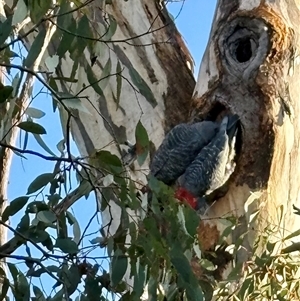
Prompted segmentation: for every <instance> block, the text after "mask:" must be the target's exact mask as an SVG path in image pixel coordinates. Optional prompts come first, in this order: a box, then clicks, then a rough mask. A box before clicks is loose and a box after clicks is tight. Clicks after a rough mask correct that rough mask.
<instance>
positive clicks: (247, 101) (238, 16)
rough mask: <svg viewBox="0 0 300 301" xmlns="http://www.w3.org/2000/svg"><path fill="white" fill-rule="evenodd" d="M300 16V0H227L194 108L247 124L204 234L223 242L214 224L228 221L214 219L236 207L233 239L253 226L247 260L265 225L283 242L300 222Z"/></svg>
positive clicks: (204, 114)
mask: <svg viewBox="0 0 300 301" xmlns="http://www.w3.org/2000/svg"><path fill="white" fill-rule="evenodd" d="M299 20H300V4H299V1H280V0H278V1H248V0H242V1H237V0H233V1H227V0H219V2H218V5H217V9H216V13H215V17H214V21H213V26H212V31H211V35H210V40H209V43H208V46H207V48H206V52H205V55H204V57H203V61H202V64H201V67H200V73H199V78H198V82H197V84H196V88H195V92H194V95H193V99H194V105H195V110H194V112H193V114H196V115H198V114H199V115H200V116H202V117H203V118H206V117H209V118H217V117H218V116H219V115H220V114H222V112H224V111H230V112H232V113H236V114H238V115H239V116H240V120H241V123H242V127H243V130H242V139H241V140H242V145H241V150H240V155H239V158H238V162H237V167H236V170H235V172H234V174H233V176H232V178H231V180H230V185H229V190H228V192H227V194H226V195H225V196H224V197H222V198H220V199H219V200H217V201H216V202H215V203H214V205H213V206H212V207H211V208H210V210H209V212H208V217H209V218H212V220H210V221H209V222H207V223H206V224H205V226H204V224H202V227H204V228H201V227H200V231H199V235H200V239H201V238H203V233H207V232H209V233H211V236H210V237H206V238H208V244H207V246H206V247H207V248H209V247H211V246H212V245H215V244H216V243H217V241H218V238H219V235H215V234H216V233H215V232H214V231H211V230H212V229H215V228H214V227H215V226H218V229H219V231H220V232H219V233H221V231H222V225H221V224H222V223H220V222H219V220H218V219H214V218H217V217H224V216H228V215H231V214H232V213H233V215H235V216H236V217H238V219H239V222H240V226H239V227H238V229H237V230H236V231H235V232H234V233H233V236H232V240H233V242H236V241H237V239H239V237H240V235H241V234H242V233H246V232H247V231H250V232H249V234H248V235H247V237H246V238H245V240H244V246H245V247H246V250H247V252H244V253H243V254H241V257H240V258H239V259H240V260H244V259H245V256H247V254H249V252H250V254H251V246H252V245H253V241H254V239H255V238H257V236H258V235H259V234H261V233H262V232H263V231H264V230H265V227H267V226H270V227H271V228H272V229H273V231H274V233H273V234H274V237H273V239H275V236H276V240H278V238H283V237H284V236H287V235H288V234H290V233H291V232H292V231H294V230H298V228H299V226H298V224H299V222H298V223H297V217H296V216H295V215H294V214H293V213H292V205H296V206H297V205H299V180H300V179H299V178H300V173H299V163H300V156H299V138H300V137H299V136H300V128H299V117H298V116H299V114H298V113H299V110H300V107H299V101H298V100H299V94H300V93H299V92H300V91H299V76H300V69H299V49H300V44H299V41H300V39H299V34H300V28H299V27H300V24H299ZM257 209H258V210H259V218H258V219H257V220H256V223H255V225H254V224H251V222H250V221H251V219H252V218H253V215H252V214H254V213H255V211H256V210H257ZM206 228H207V229H206ZM274 229H275V230H274ZM207 230H209V231H207ZM270 239H271V237H270Z"/></svg>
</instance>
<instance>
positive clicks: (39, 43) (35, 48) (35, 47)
mask: <svg viewBox="0 0 300 301" xmlns="http://www.w3.org/2000/svg"><path fill="white" fill-rule="evenodd" d="M32 1H36V0H32ZM43 2H48V1H43ZM49 2H50V1H49ZM45 37H46V29H45V28H42V29H41V31H40V32H39V34H38V35H37V37H36V38H35V39H34V40H33V43H32V44H31V47H30V49H29V52H28V55H27V57H26V59H25V61H24V65H25V67H27V68H32V66H33V64H34V63H35V60H36V59H37V57H38V56H39V54H40V53H41V50H42V47H43V45H44V41H45Z"/></svg>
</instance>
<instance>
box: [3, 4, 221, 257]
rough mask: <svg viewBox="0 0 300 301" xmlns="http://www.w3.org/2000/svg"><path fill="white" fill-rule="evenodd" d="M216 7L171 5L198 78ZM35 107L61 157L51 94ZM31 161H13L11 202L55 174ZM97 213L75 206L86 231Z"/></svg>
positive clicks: (50, 143)
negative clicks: (37, 180)
mask: <svg viewBox="0 0 300 301" xmlns="http://www.w3.org/2000/svg"><path fill="white" fill-rule="evenodd" d="M215 5H216V0H210V1H200V0H186V1H185V2H184V5H182V2H177V3H176V2H175V3H172V4H171V5H170V6H169V8H170V12H171V13H172V15H173V16H174V17H175V18H176V21H175V22H176V25H177V27H178V28H179V31H180V32H181V34H182V36H183V37H184V40H185V42H186V44H187V47H188V48H189V50H190V52H191V54H192V56H193V58H194V60H195V77H196V78H197V74H198V70H199V65H200V62H201V59H202V56H203V52H204V50H205V47H206V44H207V40H208V37H209V32H210V27H211V22H212V18H213V14H214V9H215ZM178 14H179V15H178ZM40 88H41V87H40V86H39V87H37V88H36V89H35V93H37V92H38V90H39V89H40ZM44 92H46V91H44ZM35 93H34V95H35ZM32 106H33V107H35V108H39V109H40V110H42V111H44V112H45V113H46V115H45V116H44V117H43V118H42V119H40V120H38V121H37V122H39V123H40V124H42V125H43V126H44V127H45V129H46V130H47V135H43V139H44V140H45V142H46V143H47V145H48V146H49V147H50V148H51V150H52V151H54V152H55V153H56V154H57V155H59V152H58V151H57V149H56V144H57V143H58V142H59V141H60V140H61V139H62V132H61V127H60V122H59V119H58V115H57V113H53V110H52V100H51V97H50V95H48V94H47V93H42V94H40V95H39V96H38V97H37V98H36V99H35V100H34V102H33V105H32ZM21 138H23V136H21ZM19 141H20V140H19V139H18V145H17V146H19V147H20V144H19ZM21 147H22V144H21ZM27 148H28V149H31V150H36V151H40V152H41V153H45V152H44V151H43V150H42V149H41V148H40V146H39V145H38V144H37V143H36V142H35V140H34V138H31V137H30V139H29V141H28V146H27ZM27 158H28V160H24V159H21V158H20V157H17V156H14V158H13V162H12V168H11V174H10V180H9V189H8V199H9V200H13V199H14V198H16V197H19V196H22V195H25V194H26V191H27V187H28V185H29V184H30V183H31V181H32V180H33V179H34V178H35V177H36V176H38V175H39V174H41V173H46V172H52V171H53V167H54V165H53V163H51V162H46V161H44V160H42V159H39V158H37V157H34V156H29V155H28V156H27ZM75 187H76V183H75V182H74V188H75ZM37 200H41V198H38V199H37ZM87 204H88V205H87ZM94 212H95V201H94V200H91V199H89V200H85V199H82V200H80V201H79V202H78V203H77V204H76V205H75V206H74V214H75V217H76V218H77V219H78V221H79V223H80V224H81V229H82V231H83V229H84V227H85V225H86V224H87V222H88V221H89V219H90V217H91V216H92V215H93V213H94ZM20 216H22V215H17V216H16V217H15V218H13V219H12V220H11V225H12V226H13V227H15V225H16V224H17V223H18V222H19V219H20ZM97 229H99V221H97V220H95V221H94V223H93V224H92V229H91V230H90V232H92V231H93V230H94V231H95V230H97ZM10 235H11V234H9V236H10ZM95 236H97V234H95ZM91 238H92V237H91ZM18 254H20V255H24V250H18ZM98 255H99V254H98Z"/></svg>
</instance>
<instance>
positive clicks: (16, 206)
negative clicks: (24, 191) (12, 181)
mask: <svg viewBox="0 0 300 301" xmlns="http://www.w3.org/2000/svg"><path fill="white" fill-rule="evenodd" d="M28 199H29V197H28V196H21V197H18V198H16V199H14V200H13V201H11V202H10V204H9V205H8V206H7V207H6V208H5V209H4V211H3V213H2V221H3V222H6V221H7V220H8V218H9V217H10V216H13V215H15V214H16V213H17V212H19V211H20V210H21V209H22V208H23V207H24V206H25V205H26V204H27V202H28Z"/></svg>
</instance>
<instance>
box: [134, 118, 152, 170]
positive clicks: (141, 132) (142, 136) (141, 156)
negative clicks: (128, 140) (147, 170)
mask: <svg viewBox="0 0 300 301" xmlns="http://www.w3.org/2000/svg"><path fill="white" fill-rule="evenodd" d="M135 139H136V153H137V155H138V157H137V161H138V163H139V165H140V166H141V165H142V164H143V163H144V162H145V160H146V158H147V156H148V152H149V137H148V134H147V131H146V129H145V128H144V126H143V124H142V123H141V121H139V122H138V124H137V126H136V128H135Z"/></svg>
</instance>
